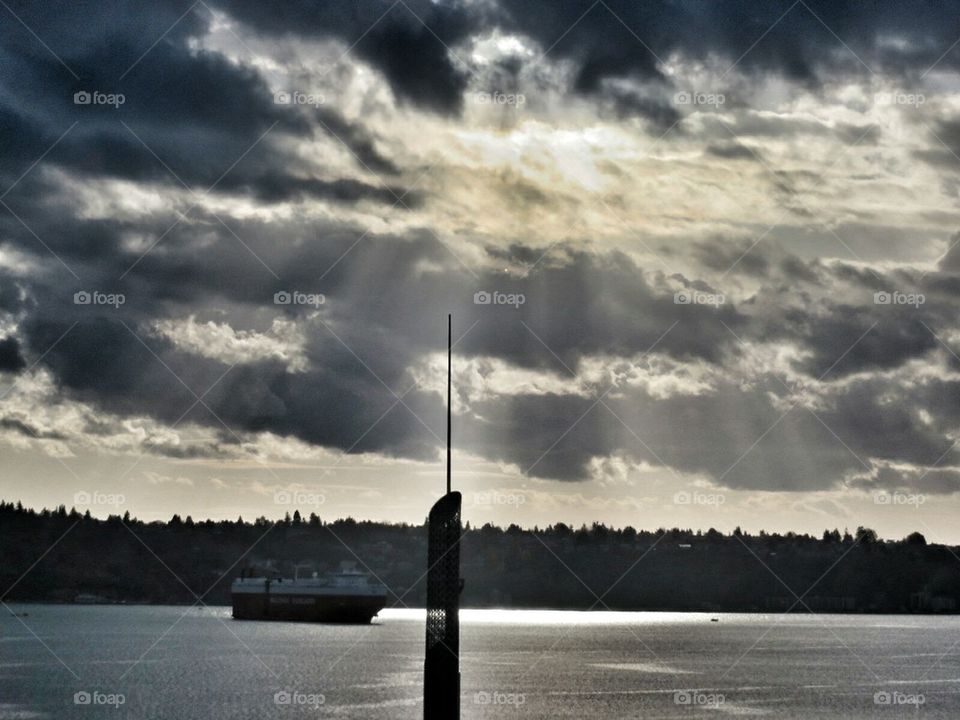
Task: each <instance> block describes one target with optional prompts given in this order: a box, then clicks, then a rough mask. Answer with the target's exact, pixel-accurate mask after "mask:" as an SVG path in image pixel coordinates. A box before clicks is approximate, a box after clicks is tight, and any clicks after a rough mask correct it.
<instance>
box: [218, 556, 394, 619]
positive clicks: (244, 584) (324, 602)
mask: <svg viewBox="0 0 960 720" xmlns="http://www.w3.org/2000/svg"><path fill="white" fill-rule="evenodd" d="M230 595H231V598H232V600H233V617H234V619H236V620H285V621H293V622H329V623H361V624H363V623H369V622H370V621H371V620H372V619H373V617H374V616H375V615H376V614H377V613H378V612H380V611H381V610H382V609H383V608H384V607H385V606H386V604H387V588H386V586H385V585H383V584H382V583H380V582H378V581H376V580H374V579H373V578H371V576H370V575H369V574H367V573H364V572H361V571H359V570H357V568H356V563H351V562H343V563H341V564H340V571H339V572H331V573H326V574H324V575H321V576H319V577H312V578H299V577H298V578H282V577H245V576H243V575H241V577H239V578H237V579H236V580H234V581H233V585H231V587H230Z"/></svg>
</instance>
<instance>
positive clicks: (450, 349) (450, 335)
mask: <svg viewBox="0 0 960 720" xmlns="http://www.w3.org/2000/svg"><path fill="white" fill-rule="evenodd" d="M452 360H453V315H452V314H448V315H447V492H448V493H449V492H450V373H451V369H450V367H451V362H452Z"/></svg>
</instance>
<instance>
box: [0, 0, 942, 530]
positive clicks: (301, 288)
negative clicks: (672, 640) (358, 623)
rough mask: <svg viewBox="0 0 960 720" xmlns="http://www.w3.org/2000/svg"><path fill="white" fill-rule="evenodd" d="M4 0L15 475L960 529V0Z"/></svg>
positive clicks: (534, 517) (619, 521) (398, 511)
mask: <svg viewBox="0 0 960 720" xmlns="http://www.w3.org/2000/svg"><path fill="white" fill-rule="evenodd" d="M0 5H2V7H0V16H2V17H3V22H2V23H0V453H2V455H0V457H2V462H0V497H2V498H4V499H6V500H20V501H22V502H23V503H24V504H25V505H28V506H33V507H42V506H47V507H52V506H56V505H59V504H65V505H67V506H68V507H70V506H76V507H78V509H81V510H82V509H89V510H90V511H91V513H93V514H94V515H98V516H106V515H107V514H110V513H117V512H126V511H129V512H130V513H131V514H132V515H135V516H137V517H140V518H143V519H148V520H150V519H166V518H169V517H170V516H171V515H172V514H174V513H179V514H181V515H191V516H193V517H194V518H207V517H211V518H236V517H237V516H238V515H242V516H243V517H244V518H246V519H252V518H253V517H256V516H259V515H264V516H266V517H268V518H276V517H281V516H283V514H284V513H286V512H291V513H292V512H293V510H295V509H299V510H300V512H301V513H304V514H307V513H309V512H316V513H318V514H319V515H320V516H321V517H323V518H324V519H328V520H332V519H335V518H338V517H344V516H347V515H350V516H353V517H357V518H369V519H376V520H388V521H395V522H399V521H404V522H414V523H420V522H422V521H423V519H424V518H425V516H426V514H427V512H428V510H429V507H430V505H431V504H432V502H433V501H434V500H435V499H436V498H438V497H439V496H440V495H441V494H442V492H443V490H444V460H443V458H444V455H443V453H444V444H445V437H444V433H445V426H444V424H445V410H446V403H445V379H446V377H445V375H446V340H447V338H446V318H447V313H452V316H453V338H454V344H455V347H454V350H453V355H454V359H453V386H454V396H453V429H454V430H453V445H454V457H453V465H454V478H453V484H454V487H455V489H459V490H460V491H461V492H463V493H464V519H465V520H467V521H469V522H470V523H471V524H474V525H479V524H483V523H485V522H493V523H497V524H500V525H506V524H509V523H517V524H519V525H521V526H525V527H526V526H533V525H535V524H537V525H540V526H544V525H548V524H552V523H556V522H565V523H568V524H572V525H577V526H579V525H580V524H581V523H587V524H590V523H592V522H594V521H598V522H604V523H606V524H608V525H614V526H624V525H632V526H634V527H636V528H646V529H656V528H659V527H674V526H678V527H691V528H701V529H704V530H706V529H707V528H710V527H715V528H717V529H719V530H722V531H730V530H732V529H733V528H734V527H736V526H738V525H739V526H741V527H742V528H743V529H744V530H749V531H753V532H756V531H758V530H760V529H766V530H767V531H778V532H786V531H790V530H793V531H797V532H811V533H817V534H819V533H820V532H822V530H823V529H824V528H834V527H837V528H840V529H841V530H842V529H843V528H845V527H849V528H850V529H851V530H853V529H855V528H856V527H857V526H859V525H865V526H869V527H872V528H875V529H876V530H877V531H878V532H879V533H880V535H882V536H884V537H889V538H900V537H903V536H905V535H906V534H907V533H909V532H911V531H914V530H918V531H920V532H922V533H923V534H924V535H926V536H927V538H928V540H933V541H940V542H951V543H960V530H958V529H957V526H956V523H955V521H954V519H955V517H956V516H957V512H958V511H960V502H958V494H957V493H958V490H960V449H958V448H957V446H956V444H957V440H958V438H960V435H958V430H960V313H958V309H960V246H958V242H960V232H958V231H960V212H958V199H960V172H958V171H960V82H958V80H960V76H958V73H960V17H958V16H957V15H956V13H955V12H952V10H951V8H950V7H948V5H947V4H943V3H933V2H898V3H892V2H890V3H886V2H862V0H857V1H856V2H853V1H841V2H837V1H836V0H797V1H796V2H793V3H792V4H791V3H790V2H788V1H784V2H769V3H753V2H746V1H742V0H712V1H711V2H705V1H702V0H701V1H693V0H677V1H675V2H664V3H635V2H631V1H628V0H597V1H596V2H592V3H591V2H589V1H587V0H584V1H583V2H556V1H551V2H546V1H541V0H458V1H450V2H446V1H442V0H435V1H429V0H398V1H397V2H387V1H380V0H378V1H374V0H349V1H346V0H343V1H339V0H333V1H330V2H306V1H303V2H293V3H285V4H284V5H283V6H282V7H275V6H272V5H270V4H266V3H261V2H253V1H252V0H198V1H197V2H194V3H193V4H190V3H189V2H170V1H168V0H160V1H158V2H155V3H145V4H141V3H137V4H130V3H120V2H95V3H94V2H50V3H43V4H38V3H30V2H15V1H13V0H5V2H3V3H0Z"/></svg>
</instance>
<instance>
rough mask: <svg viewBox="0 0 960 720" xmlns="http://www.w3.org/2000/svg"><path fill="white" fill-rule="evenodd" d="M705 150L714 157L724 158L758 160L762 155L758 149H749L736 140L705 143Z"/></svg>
mask: <svg viewBox="0 0 960 720" xmlns="http://www.w3.org/2000/svg"><path fill="white" fill-rule="evenodd" d="M706 152H707V154H708V155H713V156H714V157H718V158H722V159H724V160H751V161H754V162H758V161H759V160H760V159H762V157H763V156H762V155H760V154H759V152H758V151H756V150H751V149H750V148H748V147H746V146H745V145H741V144H740V143H737V142H728V143H714V144H710V145H707V148H706Z"/></svg>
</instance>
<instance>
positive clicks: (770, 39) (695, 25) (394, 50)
mask: <svg viewBox="0 0 960 720" xmlns="http://www.w3.org/2000/svg"><path fill="white" fill-rule="evenodd" d="M217 5H218V6H219V7H221V8H223V9H224V10H226V12H228V13H229V14H230V15H231V16H233V17H235V18H237V19H239V20H241V21H243V22H245V23H246V24H247V25H248V26H249V27H251V28H255V29H256V30H257V31H258V32H266V33H270V34H273V35H274V36H277V37H280V36H284V35H288V34H297V35H300V36H304V37H317V38H330V37H332V38H336V39H338V40H340V41H341V42H342V43H343V44H344V45H346V46H348V47H351V53H352V54H353V55H355V56H356V57H358V58H361V59H363V60H364V61H366V62H368V63H370V64H371V65H373V66H374V67H376V68H377V69H378V70H379V71H380V72H381V73H382V74H383V75H384V77H385V78H386V79H387V80H388V82H389V83H390V85H391V87H392V88H393V90H394V92H395V94H396V95H397V97H398V98H399V99H400V100H401V101H409V102H413V103H416V104H417V105H419V106H420V107H423V108H428V109H432V110H436V111H438V112H443V113H455V112H457V111H458V110H459V108H460V105H461V99H462V93H463V91H464V90H465V88H466V87H467V82H468V79H469V75H470V73H471V72H473V71H475V68H470V67H467V64H466V61H465V60H464V59H463V56H464V55H466V53H465V52H464V47H463V46H464V44H465V43H466V42H467V41H468V40H469V39H470V38H472V37H477V36H484V35H487V34H489V33H490V32H492V31H493V30H494V29H496V28H499V29H500V30H502V31H504V32H510V33H517V34H520V35H523V36H526V37H528V38H530V39H532V40H533V41H534V42H536V44H537V45H539V47H540V48H541V49H542V50H543V51H545V52H547V54H548V58H549V59H551V60H552V59H557V60H566V61H570V62H572V63H573V64H574V67H575V75H574V80H573V87H574V90H575V91H576V92H578V93H581V94H583V95H587V96H592V97H595V98H605V99H608V100H610V101H612V102H613V103H614V106H615V107H616V108H617V109H618V111H620V112H623V113H632V114H638V115H641V116H644V117H647V118H648V119H651V120H653V121H654V122H656V123H659V124H660V125H669V124H670V122H672V121H673V120H676V119H677V118H678V115H677V113H676V110H675V109H673V108H671V107H670V106H669V105H668V104H666V103H664V102H663V101H662V100H658V99H657V98H656V95H657V93H655V92H652V91H650V92H646V91H644V92H635V93H634V92H625V91H624V90H623V86H622V85H618V84H616V83H611V82H610V81H611V80H635V81H640V82H641V83H647V82H653V83H654V84H655V85H656V84H659V85H661V86H662V87H663V88H669V87H672V81H671V80H670V79H669V78H668V77H666V76H665V75H664V74H663V72H662V67H661V60H663V59H666V58H668V57H670V56H671V55H672V54H675V53H679V54H681V55H683V56H684V57H686V58H691V59H696V60H701V61H705V60H708V59H713V58H720V59H721V63H725V64H727V65H732V64H733V63H735V62H736V63H737V67H738V68H739V69H740V70H741V71H744V72H747V73H758V74H768V73H772V74H779V75H782V76H784V77H786V78H788V79H791V80H794V81H798V82H801V83H804V84H807V85H808V86H817V85H819V84H820V83H821V82H823V81H824V80H825V79H826V78H830V77H833V76H834V75H835V74H836V73H837V72H846V73H849V74H861V75H863V74H866V75H869V73H870V72H875V71H885V72H889V73H894V74H904V75H907V74H910V73H914V74H915V73H917V72H922V71H924V70H926V69H927V68H929V67H930V66H931V65H932V64H933V63H934V62H936V61H937V60H938V58H939V57H940V55H941V53H942V52H943V50H944V49H946V48H948V47H950V45H951V44H952V43H953V41H954V40H955V39H956V38H955V37H954V35H955V33H954V32H953V30H951V29H950V28H951V27H952V20H953V16H952V14H951V12H950V9H949V8H948V7H947V6H934V5H929V4H923V5H920V6H918V5H917V4H915V3H896V4H895V3H884V4H875V3H862V2H856V1H855V0H845V1H843V2H835V1H833V0H810V2H809V3H807V4H806V5H804V4H798V5H795V6H794V7H792V8H791V6H790V5H789V4H788V3H761V4H757V3H755V2H749V0H722V1H720V2H712V3H709V4H705V3H702V2H680V3H671V4H663V3H637V2H633V1H632V0H609V2H607V3H591V2H589V1H588V0H584V1H583V2H554V1H553V0H499V1H495V2H490V3H470V2H462V1H456V0H455V1H451V2H445V3H435V2H429V1H428V0H410V2H408V3H406V4H400V5H394V6H391V5H390V4H389V3H387V2H347V1H346V0H344V1H342V2H310V1H306V0H304V1H302V2H295V3H288V4H286V5H285V6H284V9H283V11H282V12H278V11H276V9H275V8H272V7H270V6H268V5H264V4H263V3H259V2H254V1H253V0H220V2H218V3H217ZM838 37H839V38H841V39H842V42H841V40H838ZM889 37H893V38H898V39H899V40H902V41H903V42H902V43H885V42H883V41H882V40H883V39H884V38H889ZM844 45H846V46H847V47H844ZM863 63H866V64H867V65H869V66H870V67H869V69H868V68H867V67H865V65H864V64H863ZM940 63H941V64H942V65H943V67H955V66H956V63H957V58H956V57H951V56H947V57H944V58H943V59H941V60H940ZM671 118H672V119H673V120H671ZM849 130H850V132H851V133H852V132H854V130H855V129H854V128H849ZM853 139H854V138H853V137H851V138H850V141H852V140H853Z"/></svg>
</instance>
